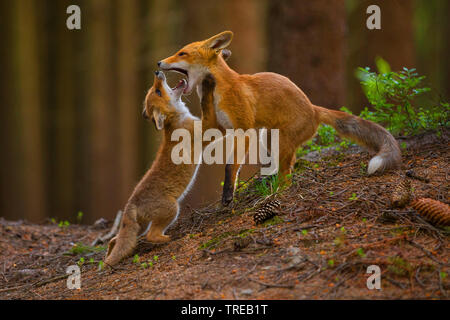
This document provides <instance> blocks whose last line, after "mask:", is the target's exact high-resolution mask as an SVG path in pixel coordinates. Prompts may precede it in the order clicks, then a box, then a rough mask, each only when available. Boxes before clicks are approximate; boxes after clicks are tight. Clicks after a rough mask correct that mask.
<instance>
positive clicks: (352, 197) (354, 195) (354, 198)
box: [348, 192, 358, 201]
mask: <svg viewBox="0 0 450 320" xmlns="http://www.w3.org/2000/svg"><path fill="white" fill-rule="evenodd" d="M348 200H352V201H353V200H358V197H357V196H356V193H354V192H353V193H352V196H351V197H350V198H348Z"/></svg>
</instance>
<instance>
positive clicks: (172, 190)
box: [105, 71, 216, 266]
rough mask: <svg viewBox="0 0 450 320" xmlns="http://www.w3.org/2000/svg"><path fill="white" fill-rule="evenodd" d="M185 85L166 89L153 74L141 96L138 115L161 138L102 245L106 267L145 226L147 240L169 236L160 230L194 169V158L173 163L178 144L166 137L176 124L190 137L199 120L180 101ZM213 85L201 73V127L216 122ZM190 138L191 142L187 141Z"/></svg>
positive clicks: (131, 246)
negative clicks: (160, 133)
mask: <svg viewBox="0 0 450 320" xmlns="http://www.w3.org/2000/svg"><path fill="white" fill-rule="evenodd" d="M186 86H187V82H186V81H185V80H181V81H180V82H179V83H178V85H177V86H176V87H175V88H173V89H171V88H170V87H169V86H168V84H167V82H166V78H165V75H164V73H162V72H160V71H156V72H155V78H154V83H153V86H152V87H151V88H150V90H149V91H148V93H147V96H146V98H145V107H144V111H143V116H144V118H146V119H151V120H152V121H153V122H154V124H155V126H156V129H157V130H162V131H163V140H162V143H161V146H160V147H159V150H158V153H157V155H156V159H155V161H154V162H153V165H152V167H151V168H150V170H148V171H147V173H146V174H145V175H144V177H143V178H142V179H141V181H140V182H139V183H138V185H137V186H136V188H135V189H134V191H133V193H132V195H131V197H130V199H129V200H128V202H127V204H126V206H125V209H124V214H123V217H122V221H121V225H120V229H119V233H118V235H117V236H116V237H114V238H113V239H111V241H110V242H109V245H108V251H107V253H106V259H105V263H106V264H107V265H110V266H112V265H115V264H117V263H118V262H120V260H122V259H123V258H125V257H127V256H129V255H131V254H132V252H133V250H134V248H135V247H136V244H137V238H138V236H139V235H140V234H142V233H144V232H145V231H147V229H148V232H147V234H146V238H147V240H148V241H150V242H153V243H164V242H168V241H169V240H170V237H169V236H167V235H165V234H164V231H165V230H166V229H167V228H168V227H169V226H170V224H171V223H172V222H174V221H175V220H176V218H177V216H178V213H179V206H178V203H179V202H180V201H181V199H182V198H183V197H184V195H185V194H186V193H187V192H188V190H189V188H190V186H191V185H192V183H193V181H194V180H195V176H196V173H197V169H198V165H197V164H194V159H191V163H192V164H178V165H176V164H175V163H174V162H173V161H172V159H171V152H172V148H173V147H174V146H175V145H176V144H177V143H178V142H176V141H171V136H172V132H173V131H174V130H176V129H179V128H184V129H187V130H188V131H189V132H190V133H191V139H192V140H193V138H194V134H193V131H194V121H198V120H200V119H198V118H197V117H195V116H193V115H192V114H191V113H190V112H189V110H188V109H187V107H186V106H185V104H184V103H183V102H182V101H181V95H182V92H183V91H184V90H185V89H186ZM214 87H215V80H214V79H213V77H212V76H206V77H205V78H204V81H203V82H202V89H203V90H202V92H203V95H202V98H201V107H202V129H203V130H206V129H208V128H210V127H212V126H213V125H214V123H215V121H216V119H215V112H214V106H213V92H214ZM193 142H194V141H191V143H192V145H193ZM195 163H198V161H195ZM148 227H149V228H148Z"/></svg>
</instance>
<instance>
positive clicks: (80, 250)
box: [64, 242, 106, 255]
mask: <svg viewBox="0 0 450 320" xmlns="http://www.w3.org/2000/svg"><path fill="white" fill-rule="evenodd" d="M104 250H106V247H102V246H95V247H93V246H89V245H85V244H83V243H81V242H77V243H75V244H74V245H73V246H72V248H70V250H69V251H67V252H66V253H64V254H65V255H77V254H87V253H94V252H101V251H104Z"/></svg>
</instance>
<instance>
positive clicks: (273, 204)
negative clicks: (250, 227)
mask: <svg viewBox="0 0 450 320" xmlns="http://www.w3.org/2000/svg"><path fill="white" fill-rule="evenodd" d="M279 208H280V201H278V200H272V201H269V202H267V203H265V204H264V205H263V206H262V207H261V208H259V209H258V210H256V213H255V215H254V216H253V220H254V221H255V223H256V224H258V223H262V222H264V221H266V220H268V219H270V218H272V217H273V216H276V215H277V211H278V209H279Z"/></svg>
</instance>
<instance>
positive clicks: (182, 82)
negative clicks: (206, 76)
mask: <svg viewBox="0 0 450 320" xmlns="http://www.w3.org/2000/svg"><path fill="white" fill-rule="evenodd" d="M186 88H187V81H186V79H181V80H180V82H178V84H177V85H176V86H175V87H173V88H172V90H173V91H175V90H178V89H183V92H184V90H185V89H186Z"/></svg>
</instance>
